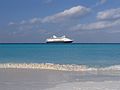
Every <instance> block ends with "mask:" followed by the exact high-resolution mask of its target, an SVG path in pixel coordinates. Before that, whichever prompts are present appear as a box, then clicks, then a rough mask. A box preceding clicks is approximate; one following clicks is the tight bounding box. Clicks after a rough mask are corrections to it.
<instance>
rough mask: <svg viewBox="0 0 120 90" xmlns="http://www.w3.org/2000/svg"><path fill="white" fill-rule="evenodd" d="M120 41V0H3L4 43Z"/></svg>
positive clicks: (0, 11)
mask: <svg viewBox="0 0 120 90" xmlns="http://www.w3.org/2000/svg"><path fill="white" fill-rule="evenodd" d="M52 35H57V36H62V35H66V36H68V37H70V38H72V39H74V41H75V42H80V43H120V39H119V38H120V0H0V43H17V42H18V43H43V42H45V39H46V38H48V37H51V36H52Z"/></svg>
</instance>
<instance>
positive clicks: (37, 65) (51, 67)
mask: <svg viewBox="0 0 120 90" xmlns="http://www.w3.org/2000/svg"><path fill="white" fill-rule="evenodd" d="M0 68H14V69H48V70H60V71H110V70H112V71H120V65H113V66H109V67H104V68H103V67H100V68H97V67H89V66H87V65H74V64H71V65H70V64H53V63H29V64H27V63H4V64H3V63H2V64H0Z"/></svg>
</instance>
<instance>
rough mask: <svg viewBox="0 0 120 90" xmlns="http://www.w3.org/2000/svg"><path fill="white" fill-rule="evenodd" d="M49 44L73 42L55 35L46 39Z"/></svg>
mask: <svg viewBox="0 0 120 90" xmlns="http://www.w3.org/2000/svg"><path fill="white" fill-rule="evenodd" d="M46 42H47V43H72V42H73V40H71V39H69V38H66V36H62V37H57V36H55V35H53V37H51V38H48V39H46Z"/></svg>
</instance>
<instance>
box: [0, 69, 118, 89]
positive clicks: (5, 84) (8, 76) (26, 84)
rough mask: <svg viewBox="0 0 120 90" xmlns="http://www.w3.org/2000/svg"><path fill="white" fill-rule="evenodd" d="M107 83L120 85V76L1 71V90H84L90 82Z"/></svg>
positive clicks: (26, 70) (62, 72) (40, 71)
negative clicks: (81, 89)
mask: <svg viewBox="0 0 120 90" xmlns="http://www.w3.org/2000/svg"><path fill="white" fill-rule="evenodd" d="M106 81H107V82H111V81H112V83H108V85H109V84H110V85H111V84H112V85H113V86H114V83H118V85H119V84H120V76H112V75H100V74H93V73H92V74H91V73H87V72H73V71H69V72H68V71H56V70H39V69H0V90H79V89H75V88H74V89H71V87H73V86H74V87H78V88H80V87H81V88H83V89H84V85H83V87H82V86H81V85H82V84H86V85H87V83H88V82H93V84H92V85H91V86H92V87H93V86H94V85H96V84H95V83H98V85H99V84H101V85H104V83H101V82H105V83H106ZM88 84H89V83H88ZM72 85H73V86H72ZM106 85H107V84H106ZM79 86H80V87H79ZM58 87H59V88H58ZM89 87H90V86H89ZM56 88H57V89H56ZM60 88H62V89H60ZM117 88H118V86H117ZM84 90H87V89H84ZM88 90H90V89H88ZM95 90H96V89H95ZM98 90H100V89H98ZM101 90H102V89H101ZM113 90H114V89H113ZM115 90H117V89H115Z"/></svg>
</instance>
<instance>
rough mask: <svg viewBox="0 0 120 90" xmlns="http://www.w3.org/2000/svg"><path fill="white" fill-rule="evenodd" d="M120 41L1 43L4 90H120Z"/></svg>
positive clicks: (0, 77)
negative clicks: (112, 42) (105, 42)
mask: <svg viewBox="0 0 120 90" xmlns="http://www.w3.org/2000/svg"><path fill="white" fill-rule="evenodd" d="M119 84H120V44H78V43H72V44H0V88H1V90H16V89H18V90H22V89H24V90H103V89H104V90H119V89H120V86H119Z"/></svg>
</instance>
